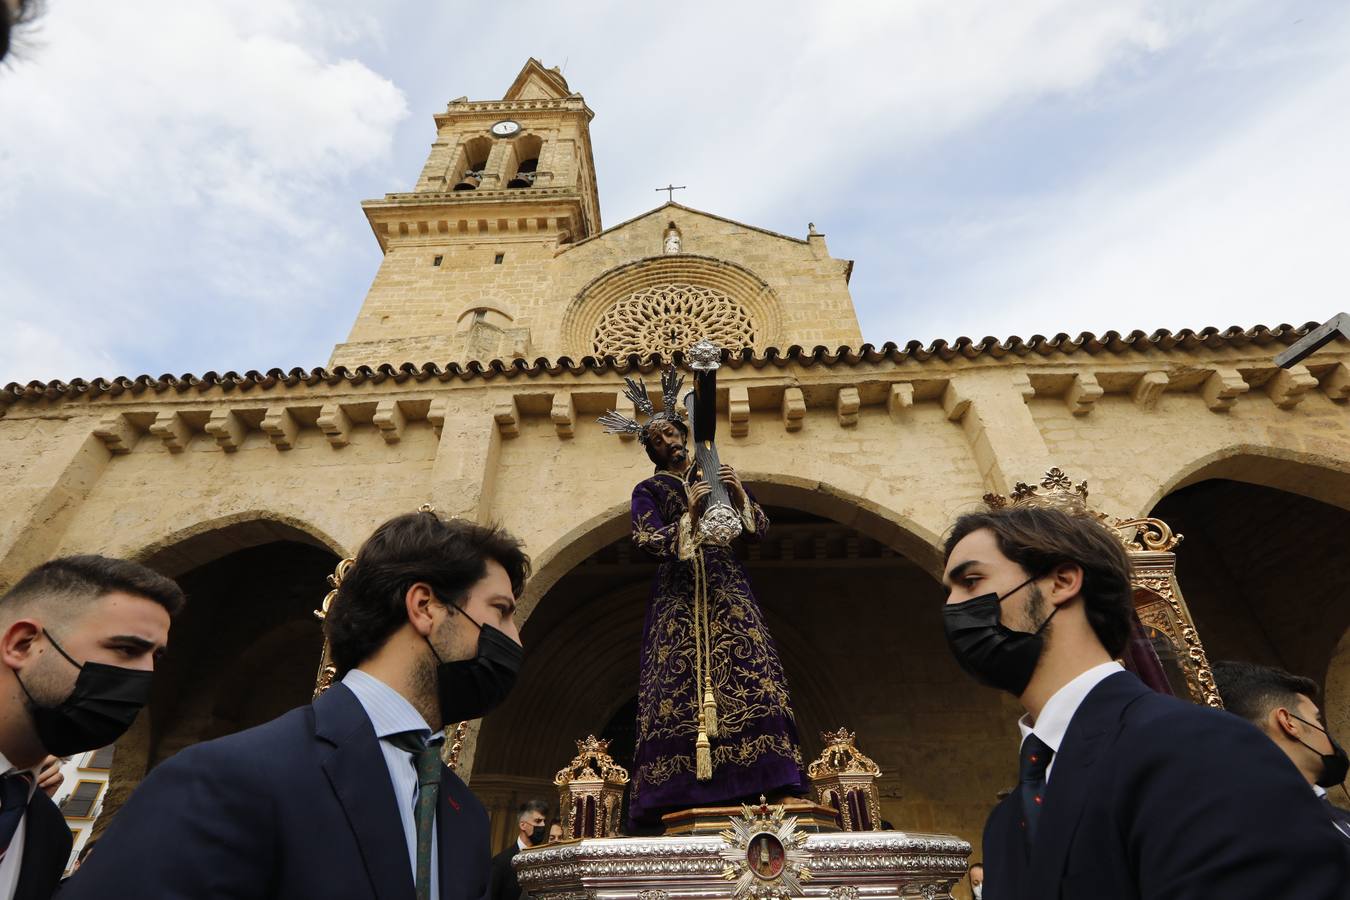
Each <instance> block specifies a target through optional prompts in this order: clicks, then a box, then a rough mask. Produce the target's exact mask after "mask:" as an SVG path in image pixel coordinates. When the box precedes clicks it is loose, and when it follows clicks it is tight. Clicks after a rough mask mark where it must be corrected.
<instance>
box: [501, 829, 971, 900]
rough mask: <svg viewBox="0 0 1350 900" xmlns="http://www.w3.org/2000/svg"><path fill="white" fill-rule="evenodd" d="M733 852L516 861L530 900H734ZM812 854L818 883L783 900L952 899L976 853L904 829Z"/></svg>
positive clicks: (599, 844) (621, 841)
mask: <svg viewBox="0 0 1350 900" xmlns="http://www.w3.org/2000/svg"><path fill="white" fill-rule="evenodd" d="M730 846H731V845H730V844H728V843H727V842H726V841H725V840H723V839H722V838H721V837H719V836H717V835H679V836H673V837H671V836H667V837H640V838H639V837H633V838H625V837H618V838H585V839H582V840H575V841H566V842H564V843H561V844H549V845H546V846H543V847H536V848H532V849H529V850H522V851H521V852H519V853H517V854H516V856H515V858H514V860H513V862H514V864H515V867H516V872H517V875H518V877H519V879H520V886H521V889H522V890H523V892H524V893H526V894H529V896H530V900H733V898H735V897H736V896H737V895H736V893H735V890H736V881H735V880H729V879H727V878H725V877H724V875H723V873H724V872H725V871H726V869H727V863H726V860H725V859H724V853H725V852H726V851H727V850H728V849H729V848H730ZM804 850H805V851H806V856H807V858H806V860H805V864H806V867H807V870H808V871H809V872H810V878H808V879H806V880H804V881H803V882H802V883H801V891H800V893H796V892H791V893H788V892H784V893H782V894H781V895H779V896H782V897H791V896H800V897H815V898H830V900H861V898H875V900H902V898H903V900H937V898H949V897H950V896H951V890H952V888H953V887H954V886H955V885H956V883H957V882H958V881H960V879H961V878H962V877H964V876H965V873H966V860H967V859H968V858H969V856H970V844H969V843H967V842H966V841H963V840H960V839H959V838H955V837H952V836H950V835H945V834H915V833H912V832H905V831H861V832H836V833H833V834H811V835H807V836H806V841H805V845H804ZM755 887H756V888H758V890H756V891H755V893H756V894H758V896H759V897H769V896H774V892H772V891H765V890H763V889H764V888H768V887H769V885H760V884H758V883H756V884H755ZM750 896H751V894H749V893H746V894H742V895H741V897H743V898H748V897H750Z"/></svg>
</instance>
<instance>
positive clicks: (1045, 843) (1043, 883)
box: [1022, 672, 1148, 897]
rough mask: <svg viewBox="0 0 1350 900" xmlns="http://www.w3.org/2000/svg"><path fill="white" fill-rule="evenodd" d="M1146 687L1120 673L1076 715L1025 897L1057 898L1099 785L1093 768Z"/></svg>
mask: <svg viewBox="0 0 1350 900" xmlns="http://www.w3.org/2000/svg"><path fill="white" fill-rule="evenodd" d="M1146 691H1148V688H1147V687H1145V686H1144V685H1143V683H1142V682H1140V681H1139V679H1138V678H1136V677H1135V676H1133V675H1131V674H1130V673H1128V672H1119V673H1117V674H1115V675H1112V676H1111V677H1109V678H1107V679H1105V680H1104V681H1102V683H1101V684H1099V685H1097V686H1096V687H1095V688H1093V689H1092V691H1091V692H1089V693H1088V695H1087V697H1085V698H1084V699H1083V703H1082V705H1080V706H1079V707H1078V710H1077V711H1076V712H1075V713H1074V715H1073V719H1072V720H1070V722H1069V730H1068V731H1067V732H1065V735H1064V741H1063V743H1061V744H1060V748H1059V752H1058V753H1057V754H1056V755H1055V760H1054V764H1053V767H1052V769H1051V771H1050V783H1049V785H1048V786H1047V787H1046V791H1045V811H1044V812H1042V813H1041V818H1040V822H1039V824H1038V825H1037V834H1036V844H1035V846H1034V847H1032V850H1031V861H1030V864H1029V865H1028V868H1027V878H1026V884H1025V886H1024V890H1023V891H1022V896H1023V897H1057V896H1059V881H1060V876H1061V875H1063V873H1064V864H1065V860H1066V859H1067V858H1068V854H1069V847H1070V845H1071V844H1072V843H1073V836H1074V832H1075V830H1076V828H1077V825H1078V820H1079V818H1080V817H1081V816H1082V814H1083V808H1084V806H1085V805H1086V804H1087V800H1088V796H1089V795H1090V794H1091V793H1092V791H1093V788H1094V786H1095V781H1094V774H1095V773H1094V771H1093V770H1094V769H1095V768H1096V766H1097V763H1098V762H1099V761H1100V760H1101V759H1102V756H1103V753H1104V751H1107V750H1109V749H1110V747H1111V746H1112V745H1113V744H1114V743H1115V740H1116V736H1117V735H1118V734H1119V733H1120V725H1121V713H1122V712H1123V711H1124V709H1125V707H1126V706H1128V705H1129V703H1130V702H1131V701H1133V700H1134V699H1136V698H1138V697H1139V696H1140V695H1141V694H1143V693H1145V692H1146Z"/></svg>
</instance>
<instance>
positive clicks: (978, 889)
mask: <svg viewBox="0 0 1350 900" xmlns="http://www.w3.org/2000/svg"><path fill="white" fill-rule="evenodd" d="M970 892H971V893H972V894H973V895H974V896H975V900H980V898H981V897H983V896H984V885H982V884H977V885H974V886H972V887H971V889H970Z"/></svg>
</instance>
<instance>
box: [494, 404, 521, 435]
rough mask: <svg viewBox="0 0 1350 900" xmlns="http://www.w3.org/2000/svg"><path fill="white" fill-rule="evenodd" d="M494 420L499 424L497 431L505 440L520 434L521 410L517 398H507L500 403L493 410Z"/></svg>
mask: <svg viewBox="0 0 1350 900" xmlns="http://www.w3.org/2000/svg"><path fill="white" fill-rule="evenodd" d="M492 418H493V420H494V421H496V423H497V430H498V431H500V432H501V435H502V437H504V438H513V437H516V436H517V435H518V434H520V409H519V407H517V406H516V398H515V397H507V398H505V399H504V400H500V401H498V403H497V405H496V406H494V407H493V408H492Z"/></svg>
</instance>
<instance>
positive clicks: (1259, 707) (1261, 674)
mask: <svg viewBox="0 0 1350 900" xmlns="http://www.w3.org/2000/svg"><path fill="white" fill-rule="evenodd" d="M1214 684H1215V686H1216V687H1217V688H1218V689H1219V696H1220V697H1222V698H1223V708H1224V709H1226V710H1228V711H1229V712H1231V713H1232V714H1233V715H1236V716H1241V717H1242V718H1244V719H1246V720H1247V721H1248V722H1251V723H1252V724H1253V725H1255V726H1256V727H1257V728H1259V729H1261V731H1262V732H1263V733H1264V734H1265V736H1266V737H1268V738H1270V740H1271V742H1272V743H1274V744H1275V747H1276V749H1278V750H1280V751H1281V752H1282V753H1284V755H1285V756H1287V757H1289V761H1290V762H1292V763H1293V764H1294V766H1295V768H1297V769H1298V771H1299V774H1300V775H1302V776H1303V778H1304V780H1305V781H1307V782H1308V784H1309V785H1311V786H1312V790H1313V793H1314V794H1316V795H1317V799H1318V800H1319V801H1321V802H1322V804H1323V808H1324V809H1325V810H1326V814H1327V818H1328V819H1330V820H1331V823H1332V825H1333V826H1335V828H1336V830H1337V831H1338V832H1339V833H1340V834H1341V835H1342V836H1343V837H1344V838H1345V839H1346V840H1347V841H1350V811H1347V810H1344V809H1341V808H1340V807H1339V806H1334V805H1332V803H1331V801H1330V799H1328V797H1327V789H1328V788H1337V787H1338V788H1340V789H1341V791H1342V792H1344V791H1345V776H1346V770H1347V768H1350V757H1348V756H1347V755H1346V752H1345V748H1344V747H1342V746H1341V745H1340V744H1338V743H1336V742H1335V741H1334V740H1332V739H1331V733H1330V732H1329V731H1327V729H1326V726H1325V725H1322V724H1319V723H1320V722H1322V711H1321V710H1320V709H1318V708H1317V682H1315V681H1313V680H1312V679H1311V678H1304V677H1302V676H1300V675H1291V674H1290V673H1288V672H1286V671H1284V670H1283V669H1276V668H1274V667H1272V666H1258V665H1256V664H1255V663H1247V662H1232V661H1226V662H1217V663H1215V664H1214ZM1346 796H1347V797H1350V794H1346Z"/></svg>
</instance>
